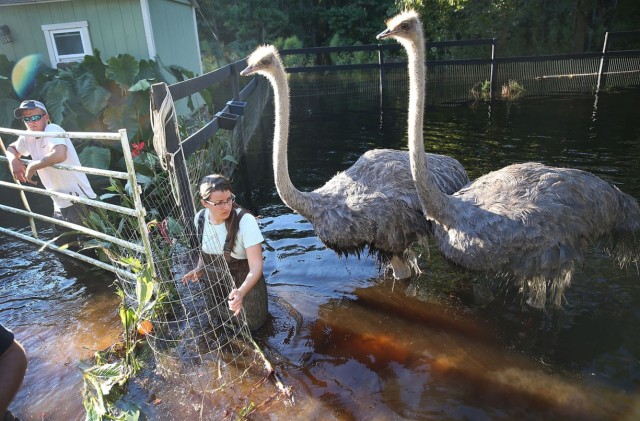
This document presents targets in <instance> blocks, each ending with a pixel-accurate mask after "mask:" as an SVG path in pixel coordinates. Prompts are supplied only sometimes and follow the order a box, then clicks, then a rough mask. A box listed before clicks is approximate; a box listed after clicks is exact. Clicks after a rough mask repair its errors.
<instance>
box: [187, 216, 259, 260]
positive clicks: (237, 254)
mask: <svg viewBox="0 0 640 421" xmlns="http://www.w3.org/2000/svg"><path fill="white" fill-rule="evenodd" d="M203 212H204V221H205V223H204V231H203V232H202V252H203V253H207V254H223V252H224V242H225V240H226V239H227V227H226V226H225V223H224V222H223V223H221V224H214V223H213V222H211V219H209V214H210V212H209V209H207V208H205V209H204V210H203ZM239 212H240V209H236V213H239ZM199 214H200V212H198V213H197V214H196V216H195V218H194V224H195V226H196V228H198V219H199V218H198V215H199ZM263 241H264V237H262V233H261V232H260V227H259V226H258V221H256V218H255V217H254V216H253V215H251V214H249V213H245V214H244V216H243V217H242V219H241V220H240V226H239V227H238V235H237V236H236V244H235V245H234V246H233V250H231V257H233V258H235V259H243V260H244V259H246V258H247V252H246V249H247V248H248V247H251V246H255V245H256V244H260V243H262V242H263Z"/></svg>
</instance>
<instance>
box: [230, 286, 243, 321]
mask: <svg viewBox="0 0 640 421" xmlns="http://www.w3.org/2000/svg"><path fill="white" fill-rule="evenodd" d="M243 301H244V294H243V293H242V291H241V290H240V289H239V288H234V289H233V290H231V294H229V310H231V311H233V315H234V316H237V315H238V314H240V311H242V302H243Z"/></svg>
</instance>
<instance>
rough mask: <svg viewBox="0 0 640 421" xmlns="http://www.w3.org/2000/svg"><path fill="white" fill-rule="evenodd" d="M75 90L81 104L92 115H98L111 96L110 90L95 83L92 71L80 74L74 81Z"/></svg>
mask: <svg viewBox="0 0 640 421" xmlns="http://www.w3.org/2000/svg"><path fill="white" fill-rule="evenodd" d="M76 90H77V91H78V95H79V96H80V102H81V103H82V105H83V106H84V107H85V108H86V109H87V110H89V111H90V112H91V113H92V114H94V115H99V114H100V113H101V112H102V110H104V109H105V108H106V106H107V104H108V102H109V98H111V92H109V91H107V90H106V89H105V88H103V87H102V86H100V85H99V84H98V83H97V81H96V78H95V77H94V76H93V73H85V74H83V75H82V76H80V77H79V78H78V80H77V82H76Z"/></svg>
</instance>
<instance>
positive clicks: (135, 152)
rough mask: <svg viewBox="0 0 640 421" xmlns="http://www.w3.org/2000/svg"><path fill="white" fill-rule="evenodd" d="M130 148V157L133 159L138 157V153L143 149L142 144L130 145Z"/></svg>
mask: <svg viewBox="0 0 640 421" xmlns="http://www.w3.org/2000/svg"><path fill="white" fill-rule="evenodd" d="M131 148H132V149H131V157H132V158H135V157H136V156H138V155H140V152H142V150H143V149H144V142H140V143H132V144H131Z"/></svg>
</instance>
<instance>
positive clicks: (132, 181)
mask: <svg viewBox="0 0 640 421" xmlns="http://www.w3.org/2000/svg"><path fill="white" fill-rule="evenodd" d="M118 134H119V135H120V144H121V145H122V155H123V157H124V163H125V165H126V167H127V174H128V176H129V185H130V186H131V195H132V196H133V204H134V206H135V208H136V218H137V220H138V229H139V230H140V237H141V239H142V245H143V246H144V254H145V255H146V258H147V263H148V264H149V266H150V267H151V272H152V273H153V274H154V275H156V276H157V273H156V268H155V262H154V261H153V253H152V250H151V243H150V242H149V230H148V229H147V222H146V220H145V219H144V217H145V216H147V212H146V210H145V208H144V206H143V205H142V199H141V198H140V194H141V190H140V186H139V185H138V180H137V178H136V169H135V167H134V166H133V157H132V156H131V149H130V147H129V138H128V137H127V130H126V129H120V130H118Z"/></svg>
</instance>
